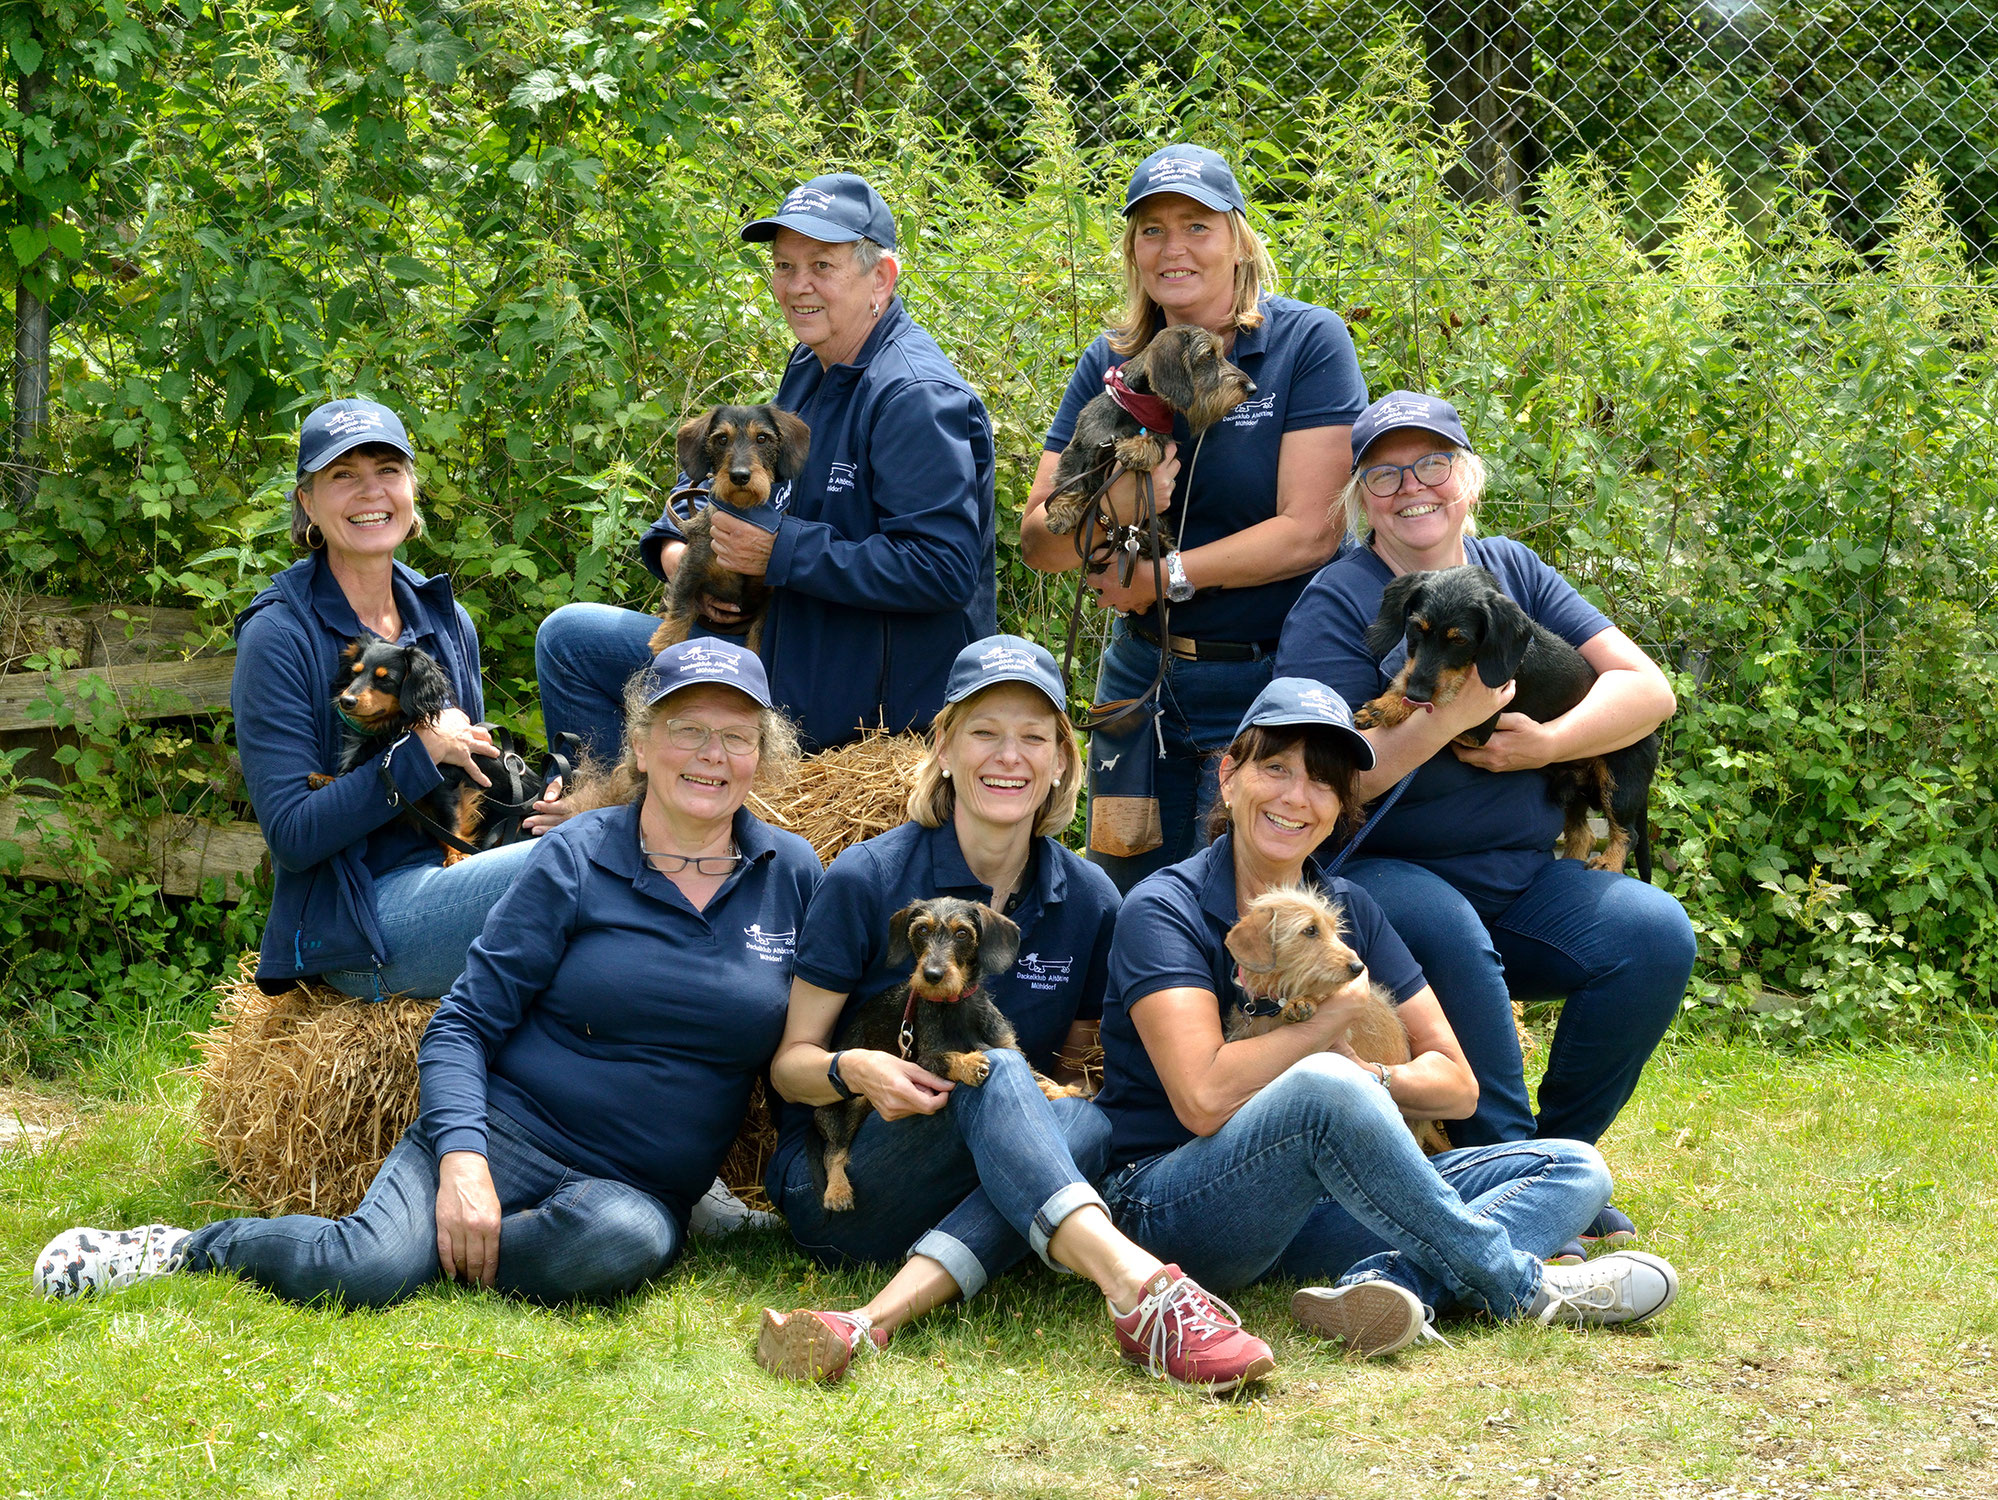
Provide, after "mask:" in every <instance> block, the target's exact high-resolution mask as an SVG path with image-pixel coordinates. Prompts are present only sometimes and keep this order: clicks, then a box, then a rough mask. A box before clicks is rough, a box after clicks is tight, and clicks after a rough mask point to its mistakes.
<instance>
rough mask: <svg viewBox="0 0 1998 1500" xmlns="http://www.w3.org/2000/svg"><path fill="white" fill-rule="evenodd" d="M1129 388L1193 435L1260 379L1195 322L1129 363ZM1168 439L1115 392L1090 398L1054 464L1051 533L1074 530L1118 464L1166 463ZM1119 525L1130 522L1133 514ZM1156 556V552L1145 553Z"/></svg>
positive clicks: (1158, 338) (1147, 468) (1139, 468)
mask: <svg viewBox="0 0 1998 1500" xmlns="http://www.w3.org/2000/svg"><path fill="white" fill-rule="evenodd" d="M1122 370H1123V379H1124V383H1125V384H1126V385H1127V386H1129V387H1130V389H1131V390H1132V391H1133V392H1135V393H1136V394H1137V395H1138V396H1139V397H1140V398H1144V397H1153V398H1156V399H1157V400H1159V401H1162V402H1163V403H1164V404H1165V406H1166V407H1167V408H1168V409H1169V411H1168V412H1167V413H1166V415H1167V416H1168V418H1169V416H1170V413H1171V412H1177V413H1178V414H1180V415H1181V416H1183V417H1185V418H1186V425H1187V428H1188V429H1189V430H1190V431H1191V432H1192V433H1193V435H1194V436H1196V437H1197V436H1199V435H1200V434H1201V433H1202V432H1204V431H1206V430H1207V429H1208V428H1209V427H1212V426H1213V425H1214V424H1215V423H1216V422H1218V421H1220V420H1221V419H1222V418H1223V417H1225V416H1227V415H1228V413H1229V412H1231V411H1233V410H1234V409H1235V408H1236V407H1238V406H1240V405H1241V404H1242V403H1243V402H1244V401H1246V400H1248V399H1249V397H1251V396H1253V395H1255V393H1256V385H1255V382H1254V381H1252V380H1250V379H1249V377H1248V376H1247V375H1246V374H1244V373H1243V372H1242V371H1241V369H1239V368H1238V367H1237V366H1235V365H1232V364H1230V363H1229V362H1228V361H1227V360H1226V359H1225V358H1223V357H1222V354H1221V341H1220V340H1219V339H1217V338H1216V337H1215V336H1214V335H1213V334H1211V333H1209V332H1208V331H1207V330H1206V329H1204V328H1201V327H1199V326H1198V325H1197V324H1193V323H1178V324H1175V325H1174V326H1172V327H1171V328H1167V329H1165V330H1163V331H1162V332H1160V333H1158V334H1155V335H1153V337H1152V341H1151V342H1150V343H1149V344H1147V345H1145V347H1144V348H1143V349H1142V350H1140V351H1139V352H1138V353H1136V354H1134V355H1132V356H1131V357H1130V359H1128V360H1126V361H1125V362H1124V364H1123V366H1122ZM1167 441H1168V437H1167V436H1165V435H1161V434H1160V433H1158V432H1156V431H1153V430H1152V429H1150V428H1148V427H1146V426H1144V425H1143V424H1141V423H1140V422H1139V421H1138V419H1137V418H1136V417H1135V416H1133V415H1132V414H1131V413H1130V412H1129V411H1127V410H1126V409H1125V408H1124V407H1123V406H1122V405H1120V404H1119V403H1118V401H1117V398H1116V397H1115V396H1113V395H1112V394H1111V393H1110V392H1109V391H1104V392H1103V393H1101V394H1100V395H1097V396H1094V397H1091V398H1090V401H1089V404H1088V405H1086V406H1084V407H1083V408H1082V412H1081V414H1080V415H1079V416H1078V417H1077V418H1076V421H1075V436H1074V437H1072V438H1071V439H1069V444H1068V446H1067V447H1066V448H1064V449H1062V452H1061V460H1060V462H1058V463H1057V464H1056V465H1055V477H1054V489H1053V490H1052V491H1051V492H1050V493H1049V495H1048V506H1047V524H1048V530H1049V531H1051V532H1053V533H1054V534H1055V535H1057V536H1062V535H1066V534H1067V533H1068V532H1071V531H1073V530H1075V528H1076V525H1077V523H1078V522H1080V521H1081V520H1082V517H1083V513H1084V512H1085V511H1087V510H1088V509H1089V505H1090V502H1091V501H1092V500H1094V499H1095V498H1096V492H1097V491H1098V490H1099V489H1101V488H1102V486H1103V482H1104V481H1105V480H1106V479H1107V478H1108V477H1109V475H1110V466H1111V464H1112V463H1113V462H1115V463H1117V464H1121V465H1122V466H1123V467H1124V468H1125V469H1126V470H1128V471H1130V472H1132V473H1139V474H1149V473H1150V472H1151V471H1152V470H1153V469H1155V468H1157V467H1158V466H1159V464H1160V463H1161V462H1162V461H1163V460H1164V458H1165V445H1166V442H1167ZM1113 519H1114V523H1115V524H1117V525H1130V524H1131V523H1132V521H1133V519H1134V518H1133V517H1131V516H1117V517H1115V518H1113ZM1146 550H1147V553H1149V547H1148V546H1147V548H1146Z"/></svg>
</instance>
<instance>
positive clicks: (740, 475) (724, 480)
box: [678, 406, 812, 510]
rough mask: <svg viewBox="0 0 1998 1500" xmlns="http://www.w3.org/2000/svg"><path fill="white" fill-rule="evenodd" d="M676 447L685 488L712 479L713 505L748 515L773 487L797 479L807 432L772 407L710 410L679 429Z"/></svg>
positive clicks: (805, 450) (806, 447) (805, 451)
mask: <svg viewBox="0 0 1998 1500" xmlns="http://www.w3.org/2000/svg"><path fill="white" fill-rule="evenodd" d="M678 441H679V456H680V469H681V471H682V472H683V473H685V474H686V476H687V482H688V483H689V484H699V483H700V482H701V481H702V480H704V479H706V478H708V477H709V476H710V475H712V476H714V484H713V486H712V490H713V494H714V497H715V499H716V500H718V501H720V502H721V503H722V504H723V505H728V506H733V507H734V508H735V509H737V510H752V509H754V508H755V507H756V506H759V505H761V504H763V502H764V501H766V500H768V499H769V498H770V491H771V489H772V488H773V487H774V486H775V485H777V484H778V483H780V482H782V481H783V480H786V479H795V478H797V477H798V473H799V471H800V470H801V469H803V468H804V466H805V457H806V455H807V454H808V453H810V451H811V446H812V430H811V428H809V427H807V426H806V425H805V424H804V423H803V422H802V421H800V420H799V419H798V418H797V417H794V416H793V415H791V413H790V412H788V411H784V410H782V409H780V408H778V407H775V406H712V407H709V408H708V409H707V410H706V411H704V412H702V413H701V414H700V415H699V416H697V417H694V418H693V419H692V420H690V421H689V422H688V423H687V424H686V425H685V426H683V427H682V428H681V429H680V433H679V440H678Z"/></svg>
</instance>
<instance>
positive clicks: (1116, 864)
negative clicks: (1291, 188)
mask: <svg viewBox="0 0 1998 1500" xmlns="http://www.w3.org/2000/svg"><path fill="white" fill-rule="evenodd" d="M1247 208H1248V205H1247V202H1246V200H1245V199H1244V198H1243V196H1242V189H1241V187H1240V186H1239V185H1238V184H1237V182H1236V181H1235V174H1234V173H1233V172H1232V171H1230V170H1229V167H1228V164H1227V162H1226V161H1224V160H1223V159H1222V158H1221V157H1220V156H1218V155H1216V154H1215V153H1214V152H1212V151H1209V150H1206V149H1205V148H1203V147H1200V146H1190V145H1172V146H1166V147H1164V148H1163V149H1161V150H1159V151H1156V152H1154V153H1153V154H1152V155H1150V156H1148V157H1146V158H1145V160H1144V161H1143V162H1141V163H1139V165H1138V170H1137V171H1136V172H1135V173H1134V174H1133V175H1132V177H1131V183H1130V188H1129V190H1128V192H1127V193H1126V195H1125V199H1124V238H1123V269H1124V282H1125V287H1126V292H1127V298H1126V306H1125V311H1124V317H1123V320H1122V322H1121V323H1119V325H1118V326H1117V327H1115V328H1113V329H1111V330H1110V331H1109V332H1107V333H1105V334H1103V335H1102V336H1101V337H1099V338H1097V339H1096V341H1095V342H1094V343H1092V344H1091V345H1090V346H1089V347H1088V348H1087V349H1086V350H1084V351H1083V354H1082V358H1081V359H1080V360H1079V361H1078V362H1077V363H1076V367H1075V374H1074V376H1073V378H1071V379H1070V381H1069V384H1068V391H1067V393H1066V394H1065V395H1064V396H1063V397H1062V402H1061V407H1060V409H1059V410H1058V411H1057V412H1056V413H1055V419H1054V422H1053V424H1052V425H1051V426H1050V427H1049V428H1048V434H1047V441H1046V444H1045V448H1046V451H1045V452H1044V453H1042V455H1041V464H1040V468H1039V471H1038V472H1037V473H1036V475H1035V477H1034V486H1033V490H1032V492H1031V493H1030V494H1029V495H1028V497H1027V509H1026V514H1025V516H1024V518H1023V521H1022V524H1021V531H1020V543H1021V551H1022V554H1023V555H1024V556H1025V558H1026V560H1027V562H1028V563H1029V565H1031V566H1033V567H1036V568H1040V569H1042V570H1043V571H1046V572H1064V571H1067V570H1068V569H1071V568H1075V567H1079V566H1080V565H1081V564H1080V559H1078V557H1077V556H1076V551H1075V545H1074V540H1075V539H1074V537H1073V536H1056V535H1053V534H1051V533H1050V532H1049V531H1048V529H1047V523H1046V519H1045V516H1044V514H1043V508H1044V506H1045V504H1046V501H1047V497H1048V494H1049V492H1050V491H1051V490H1052V489H1053V486H1054V474H1055V466H1056V464H1057V462H1058V461H1059V459H1060V455H1061V451H1062V449H1064V448H1065V447H1067V446H1068V441H1069V439H1070V438H1071V437H1073V436H1074V435H1075V423H1076V417H1077V415H1078V414H1079V413H1080V412H1081V410H1082V408H1083V406H1084V405H1085V404H1087V403H1088V401H1089V400H1090V399H1091V398H1092V397H1094V396H1096V395H1098V394H1099V393H1100V392H1101V391H1102V390H1103V377H1104V374H1105V372H1106V371H1107V370H1108V369H1109V368H1110V367H1111V366H1113V365H1116V364H1119V363H1121V362H1122V361H1124V360H1126V359H1129V358H1130V357H1131V356H1132V355H1134V354H1136V353H1138V352H1139V351H1140V350H1141V349H1143V348H1144V347H1145V345H1146V344H1147V343H1148V342H1150V340H1151V338H1152V336H1153V335H1154V334H1155V333H1157V332H1159V330H1161V329H1162V328H1166V327H1168V326H1170V325H1173V324H1178V323H1196V324H1199V325H1200V326H1201V327H1203V328H1206V329H1207V330H1208V331H1210V332H1211V333H1214V334H1215V335H1217V336H1218V337H1219V338H1220V339H1221V341H1222V344H1223V346H1224V350H1225V352H1226V353H1227V356H1228V358H1229V359H1230V360H1232V361H1233V362H1234V363H1235V364H1237V365H1239V366H1240V367H1241V368H1242V369H1243V370H1244V371H1245V372H1246V373H1247V374H1248V376H1249V378H1250V379H1251V380H1253V381H1254V382H1255V386H1256V394H1255V395H1254V396H1252V397H1251V398H1250V399H1249V400H1248V401H1246V402H1244V403H1243V404H1242V405H1240V406H1238V407H1236V408H1235V410H1234V411H1232V412H1230V413H1229V414H1228V416H1227V417H1225V418H1223V419H1222V420H1221V421H1220V422H1218V423H1216V424H1215V425H1214V426H1212V427H1210V428H1209V429H1207V431H1206V433H1205V434H1204V435H1203V436H1202V437H1201V438H1200V440H1199V442H1198V444H1197V445H1194V444H1190V443H1189V442H1188V440H1187V432H1186V428H1185V424H1184V421H1183V420H1181V421H1178V422H1176V424H1175V431H1176V433H1177V435H1178V438H1179V440H1180V446H1179V449H1178V452H1177V459H1176V461H1174V460H1168V462H1167V463H1165V464H1164V465H1162V466H1161V467H1160V468H1159V469H1158V470H1157V471H1156V472H1155V473H1154V475H1153V484H1154V486H1155V489H1156V493H1157V497H1158V500H1159V503H1160V504H1161V505H1162V506H1170V509H1169V510H1168V511H1167V512H1166V514H1165V516H1164V517H1163V518H1162V524H1164V525H1165V526H1166V527H1167V528H1169V529H1170V530H1171V531H1172V532H1173V534H1174V535H1176V536H1177V538H1178V542H1177V550H1175V551H1173V552H1171V553H1169V554H1168V555H1167V557H1166V558H1165V562H1164V583H1165V592H1166V598H1165V599H1164V600H1160V599H1158V598H1156V597H1155V594H1154V577H1153V572H1152V569H1151V568H1149V567H1145V566H1140V567H1138V568H1137V569H1135V570H1134V571H1133V573H1132V575H1131V582H1130V584H1129V586H1128V587H1125V586H1120V585H1119V583H1118V581H1117V578H1116V575H1115V573H1114V572H1112V571H1108V570H1099V571H1095V572H1092V573H1090V574H1089V575H1088V576H1089V585H1090V587H1091V588H1092V589H1094V590H1095V592H1096V594H1097V596H1098V597H1099V598H1100V599H1101V600H1102V602H1103V603H1104V604H1106V605H1108V606H1109V607H1110V608H1112V609H1115V610H1116V611H1118V613H1119V615H1120V619H1119V620H1118V622H1117V625H1116V628H1115V630H1114V631H1113V632H1112V635H1111V639H1110V646H1109V649H1108V651H1107V652H1106V653H1105V655H1104V658H1103V665H1102V671H1101V676H1100V677H1099V678H1098V681H1097V685H1096V698H1097V702H1099V703H1109V702H1114V701H1117V700H1121V699H1126V698H1131V697H1134V696H1136V695H1138V694H1140V693H1142V692H1143V691H1144V690H1145V689H1146V687H1147V686H1148V685H1149V684H1150V683H1151V681H1152V679H1153V677H1154V675H1155V674H1156V672H1157V670H1158V663H1159V652H1160V649H1161V648H1160V641H1161V632H1162V631H1163V632H1165V633H1167V634H1169V635H1170V637H1171V639H1170V640H1169V641H1167V642H1166V646H1167V648H1168V660H1167V664H1166V673H1167V675H1166V679H1165V689H1164V691H1163V692H1162V693H1161V695H1160V699H1159V708H1160V715H1161V723H1160V725H1159V728H1160V730H1161V731H1162V736H1161V744H1162V751H1163V755H1162V758H1159V759H1158V760H1157V762H1156V764H1155V766H1154V767H1153V769H1154V772H1155V775H1154V778H1153V779H1154V783H1155V787H1156V792H1157V797H1158V802H1159V813H1160V832H1161V834H1162V836H1163V840H1164V841H1163V843H1162V844H1160V845H1159V846H1158V847H1157V848H1155V849H1153V850H1151V851H1150V852H1148V853H1139V854H1129V855H1118V854H1114V853H1112V854H1105V853H1102V852H1100V850H1101V849H1102V848H1103V847H1104V846H1105V845H1106V844H1107V843H1109V842H1110V841H1109V840H1107V839H1106V838H1105V837H1104V836H1103V833H1102V831H1101V830H1099V829H1092V838H1091V843H1092V845H1093V846H1095V847H1096V848H1097V849H1098V850H1099V852H1097V853H1094V854H1092V856H1091V857H1092V858H1094V859H1095V860H1096V861H1097V862H1098V863H1099V864H1101V865H1103V866H1104V868H1106V869H1107V870H1109V871H1110V873H1111V877H1112V878H1113V879H1114V880H1115V881H1116V882H1117V885H1118V888H1119V889H1120V890H1126V891H1128V890H1129V889H1130V888H1131V886H1132V885H1133V884H1135V883H1136V882H1137V881H1138V880H1139V879H1140V878H1142V877H1143V876H1145V875H1147V874H1149V873H1150V872H1151V871H1153V870H1156V869H1160V868H1162V867H1164V866H1166V865H1169V864H1172V863H1175V862H1176V861H1178V860H1181V859H1184V858H1185V857H1186V856H1187V855H1188V854H1190V853H1192V852H1193V850H1194V849H1196V848H1197V847H1199V845H1200V843H1201V832H1200V826H1199V817H1200V814H1201V811H1202V809H1203V808H1204V807H1205V806H1207V805H1208V804H1210V803H1211V802H1212V800H1213V771H1212V765H1211V763H1212V758H1213V755H1214V753H1215V752H1216V751H1218V750H1219V749H1220V748H1221V747H1222V746H1223V745H1225V744H1226V743H1227V742H1228V737H1229V735H1230V734H1231V733H1232V732H1233V731H1234V728H1235V724H1236V722H1237V721H1238V720H1239V719H1240V718H1241V717H1242V710H1243V709H1245V708H1247V707H1248V705H1249V702H1250V700H1251V699H1253V698H1254V697H1255V696H1256V693H1257V691H1258V690H1259V689H1261V688H1262V686H1263V685H1264V684H1265V683H1267V682H1268V681H1269V680H1270V673H1271V661H1272V658H1273V657H1274V655H1275V653H1276V643H1277V637H1278V635H1279V634H1280V633H1281V631H1282V629H1283V620H1284V616H1285V614H1286V613H1287V612H1288V611H1289V609H1290V607H1291V605H1292V604H1294V603H1295V602H1296V600H1297V596H1298V594H1299V592H1300V591H1301V590H1302V589H1303V588H1304V585H1305V582H1306V580H1307V579H1309V578H1310V576H1311V574H1312V573H1313V572H1314V571H1315V570H1316V569H1317V568H1318V567H1319V565H1320V564H1322V563H1323V562H1325V560H1326V559H1328V558H1329V557H1331V556H1332V554H1333V552H1334V551H1335V550H1336V549H1337V547H1338V545H1339V525H1338V521H1337V517H1336V514H1335V511H1336V508H1337V501H1338V496H1339V491H1340V489H1341V487H1342V486H1343V485H1344V484H1345V482H1346V474H1347V470H1348V464H1349V460H1350V457H1351V449H1350V444H1349V442H1348V433H1349V430H1350V429H1351V427H1352V425H1353V421H1354V419H1355V418H1357V417H1358V416H1359V414H1360V411H1361V409H1362V408H1364V407H1365V406H1366V404H1367V386H1366V381H1365V380H1364V379H1362V377H1361V375H1360V365H1359V361H1358V359H1357V358H1355V356H1354V353H1353V341H1352V338H1351V337H1350V336H1349V335H1348V334H1347V332H1346V326H1345V324H1344V323H1342V322H1341V321H1340V320H1339V318H1338V316H1337V315H1336V314H1334V313H1332V312H1330V311H1328V310H1327V309H1325V308H1322V307H1314V306H1312V305H1310V304H1309V303H1304V302H1297V301H1294V300H1292V299H1290V298H1288V297H1279V296H1277V295H1276V268H1275V266H1274V265H1273V263H1272V262H1271V260H1270V256H1269V252H1268V251H1267V250H1266V249H1265V248H1264V246H1263V242H1262V240H1261V239H1259V238H1258V237H1257V235H1256V232H1255V230H1253V229H1252V228H1251V227H1250V225H1249V221H1248V217H1247ZM1118 486H1119V488H1118V489H1116V490H1113V492H1112V498H1113V499H1117V498H1119V496H1120V495H1122V496H1123V499H1122V504H1123V505H1124V506H1128V505H1129V504H1130V498H1131V497H1130V495H1129V494H1124V493H1123V492H1125V491H1133V490H1134V486H1135V481H1134V480H1133V479H1131V478H1130V477H1128V476H1127V477H1126V478H1124V479H1121V480H1119V481H1118ZM1118 753H1121V754H1124V755H1136V754H1146V755H1150V753H1151V752H1150V751H1148V750H1145V749H1143V748H1142V746H1141V745H1130V746H1124V745H1120V746H1119V747H1118ZM1130 769H1131V766H1130V764H1129V763H1127V764H1126V765H1125V767H1124V770H1123V772H1122V773H1119V774H1125V773H1128V772H1129V770H1130ZM1101 790H1102V786H1101V785H1100V784H1099V785H1098V786H1096V787H1094V788H1093V794H1094V793H1095V792H1100V791H1101ZM1127 847H1128V846H1127Z"/></svg>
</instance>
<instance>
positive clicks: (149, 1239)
mask: <svg viewBox="0 0 1998 1500" xmlns="http://www.w3.org/2000/svg"><path fill="white" fill-rule="evenodd" d="M187 1236H188V1231H187V1230H185V1229H175V1228H174V1227H173V1226H172V1225H171V1224H146V1225H143V1226H142V1227H140V1228H138V1229H66V1230H64V1231H63V1232H62V1233H61V1234H59V1235H57V1236H56V1237H55V1238H54V1239H52V1240H50V1241H49V1242H48V1244H46V1245H44V1246H43V1247H42V1253H41V1254H40V1255H38V1256H36V1257H35V1275H34V1282H35V1290H36V1291H38V1292H40V1293H41V1294H42V1295H43V1296H44V1297H55V1298H58V1299H61V1298H65V1297H81V1296H83V1295H84V1294H85V1293H86V1292H117V1291H122V1290H124V1289H125V1288H126V1287H128V1286H130V1285H131V1284H132V1283H133V1282H135V1281H144V1280H145V1279H146V1278H147V1277H148V1276H161V1275H164V1274H165V1273H167V1272H168V1271H178V1270H179V1269H180V1267H181V1262H182V1261H183V1260H184V1259H185V1257H184V1256H183V1255H182V1254H181V1250H180V1245H181V1241H183V1240H185V1239H186V1238H187Z"/></svg>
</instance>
